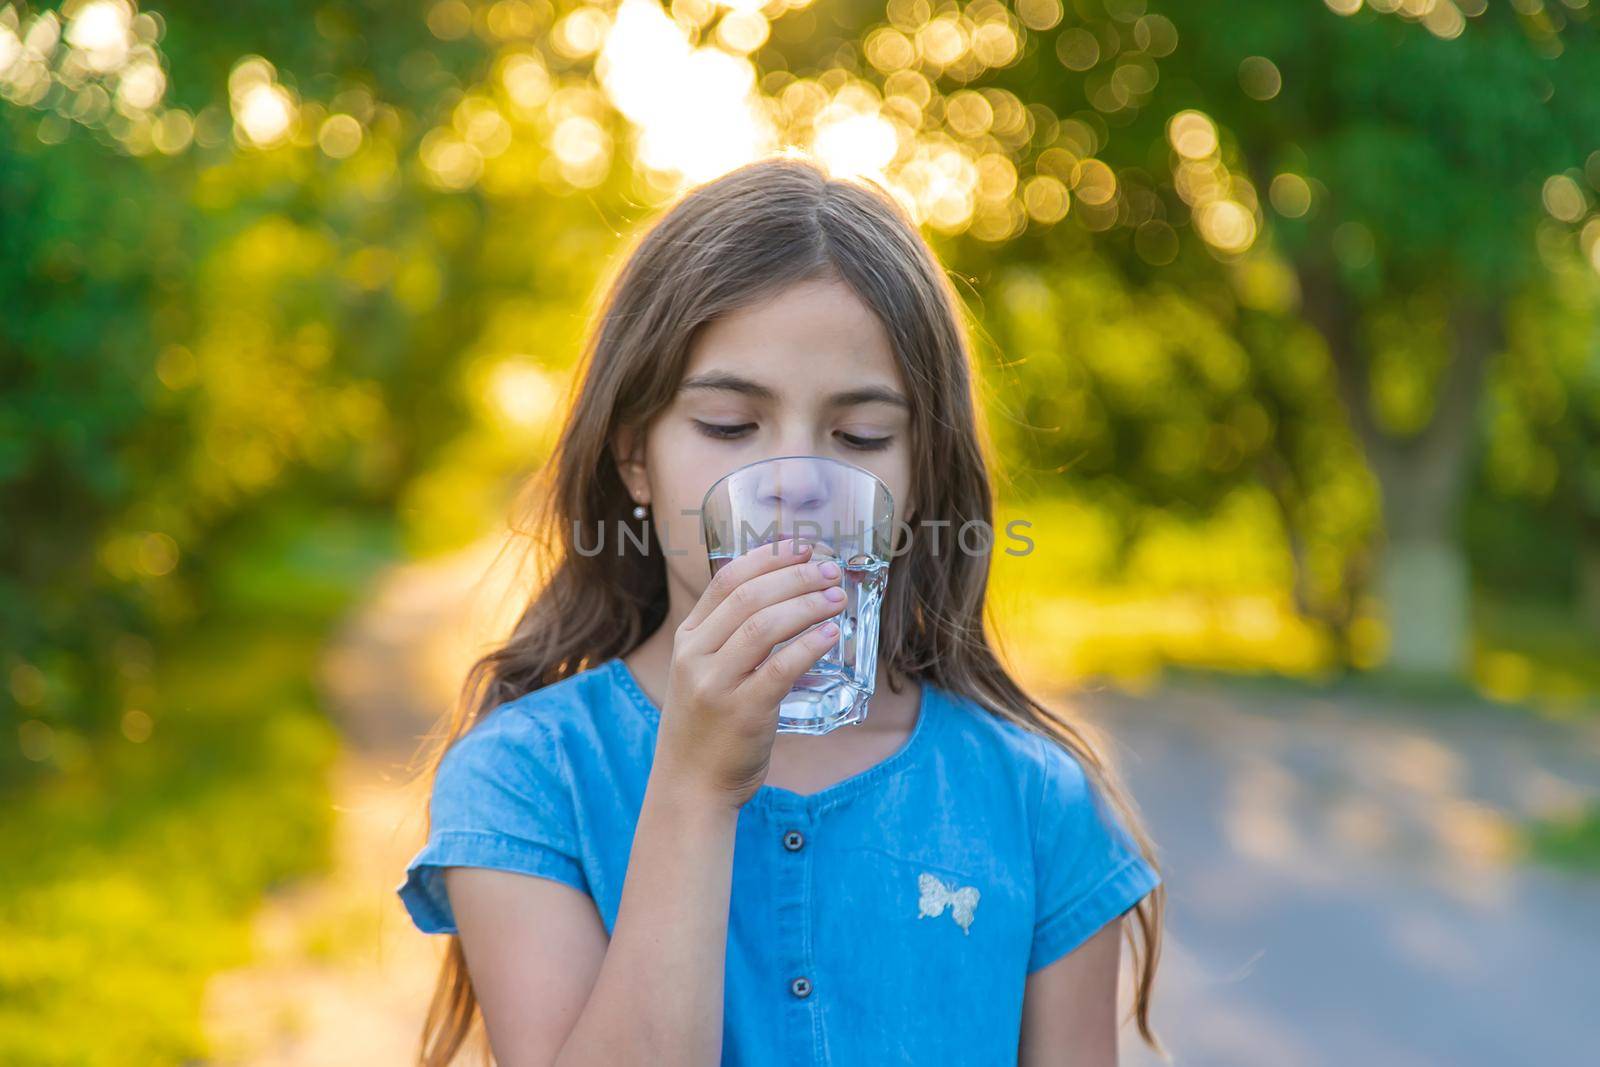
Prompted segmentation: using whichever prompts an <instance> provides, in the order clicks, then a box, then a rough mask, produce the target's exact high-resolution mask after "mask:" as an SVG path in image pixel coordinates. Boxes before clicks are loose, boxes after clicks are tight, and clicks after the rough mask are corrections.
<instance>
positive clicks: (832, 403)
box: [617, 280, 912, 617]
mask: <svg viewBox="0 0 1600 1067" xmlns="http://www.w3.org/2000/svg"><path fill="white" fill-rule="evenodd" d="M847 392H848V393H851V394H856V395H854V396H853V397H848V398H842V399H835V397H834V394H838V393H847ZM868 394H870V395H868ZM909 400H910V396H909V393H908V392H907V390H906V385H905V382H904V380H903V379H902V377H901V374H900V369H899V367H898V366H897V364H896V361H895V357H894V349H893V347H892V344H891V342H890V340H889V335H888V333H887V332H886V331H885V330H884V328H883V324H882V323H881V322H879V321H878V318H877V316H876V315H874V314H873V312H872V310H871V309H870V308H868V307H867V306H866V305H865V304H864V303H862V302H861V300H860V298H859V297H857V296H856V295H855V293H854V291H853V290H851V289H850V287H849V286H847V285H845V284H844V283H843V282H839V281H832V280H828V281H813V282H805V283H802V284H800V285H796V286H792V287H790V288H788V289H786V290H784V291H783V292H781V293H779V294H778V295H777V296H775V297H772V298H770V299H769V300H767V301H766V302H764V303H760V304H757V305H753V306H751V307H748V308H745V309H743V310H741V311H738V312H736V313H733V314H730V315H727V316H724V317H723V318H720V319H717V320H716V321H714V322H711V323H709V324H707V325H706V326H705V327H704V328H703V329H702V330H701V331H700V333H699V335H698V336H697V338H696V341H695V344H694V347H693V348H692V350H691V351H690V355H689V364H688V368H687V370H686V371H685V373H684V377H683V381H682V382H681V384H680V385H679V389H678V394H677V396H676V397H675V398H674V400H673V402H672V403H671V404H670V405H668V407H667V408H666V409H665V410H664V411H663V412H662V413H661V414H660V415H659V416H658V417H657V418H656V420H655V421H654V422H653V423H652V424H651V426H650V427H649V428H648V431H647V433H646V434H645V439H644V441H643V448H642V455H641V450H640V448H639V443H638V442H637V441H635V440H633V439H632V438H631V437H627V436H626V435H625V436H624V438H623V439H622V440H621V441H620V444H619V448H618V450H617V454H618V455H619V456H624V457H630V456H631V457H632V458H633V462H624V463H623V464H622V477H623V480H624V481H625V482H626V483H627V485H628V487H629V489H630V490H631V491H632V492H633V494H634V497H635V499H642V500H643V501H644V502H646V503H648V504H649V505H650V511H651V521H652V522H653V523H654V525H655V534H656V539H657V541H656V543H657V544H658V545H665V546H666V547H668V548H670V549H671V550H673V551H674V552H677V551H680V550H681V551H682V554H680V555H668V556H667V557H666V564H667V575H668V585H669V587H670V591H671V597H672V612H673V614H674V616H678V617H681V616H682V615H683V614H685V613H687V612H688V610H689V609H690V607H692V606H693V604H694V601H695V600H697V599H698V598H699V596H700V594H701V592H702V591H704V589H705V586H706V583H707V582H709V581H710V572H709V570H708V568H707V565H706V557H705V550H704V546H703V544H702V539H703V535H702V534H701V532H700V517H699V509H700V504H701V501H702V500H703V499H704V498H705V494H706V491H707V490H708V489H710V488H711V486H712V484H713V483H714V482H716V480H717V479H718V478H721V477H722V476H723V475H724V474H727V473H728V472H729V471H731V470H733V469H734V468H736V467H741V466H743V465H745V464H746V463H753V462H755V461H756V460H760V459H768V458H771V457H774V456H788V455H815V456H828V457H832V458H835V459H842V460H844V461H846V462H848V463H853V464H855V465H856V466H858V467H864V468H866V469H867V470H869V471H871V472H872V473H873V474H875V475H877V476H878V478H880V479H882V481H883V483H884V484H885V485H887V486H888V487H889V491H890V492H891V493H893V494H894V501H895V518H896V519H897V520H900V521H903V520H904V519H905V517H906V516H907V515H908V514H909V513H910V509H911V504H912V502H911V501H910V500H909V499H908V490H909V487H910V478H911V452H910V447H911V446H910V442H909V441H908V440H907V437H908V435H909V432H910V410H909V406H908V405H909Z"/></svg>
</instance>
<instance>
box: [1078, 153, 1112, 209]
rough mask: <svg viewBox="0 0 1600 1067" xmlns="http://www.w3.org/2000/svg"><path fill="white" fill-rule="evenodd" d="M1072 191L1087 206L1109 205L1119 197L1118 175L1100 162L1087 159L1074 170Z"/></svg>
mask: <svg viewBox="0 0 1600 1067" xmlns="http://www.w3.org/2000/svg"><path fill="white" fill-rule="evenodd" d="M1072 189H1073V192H1074V193H1076V194H1077V197H1078V199H1079V200H1082V201H1083V202H1084V203H1085V204H1091V205H1094V206H1096V207H1099V206H1101V205H1103V204H1109V203H1110V202H1111V198H1112V197H1114V196H1116V195H1117V175H1116V173H1115V172H1114V171H1112V169H1111V168H1110V167H1108V166H1106V165H1105V164H1104V163H1102V162H1101V161H1100V160H1098V159H1085V160H1083V161H1082V162H1080V163H1079V164H1078V165H1077V166H1076V167H1074V168H1073V176H1072Z"/></svg>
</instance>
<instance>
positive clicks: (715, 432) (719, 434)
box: [694, 419, 756, 441]
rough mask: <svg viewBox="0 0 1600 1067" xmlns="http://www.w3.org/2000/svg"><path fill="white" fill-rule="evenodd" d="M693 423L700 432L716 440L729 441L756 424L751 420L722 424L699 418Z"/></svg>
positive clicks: (753, 427)
mask: <svg viewBox="0 0 1600 1067" xmlns="http://www.w3.org/2000/svg"><path fill="white" fill-rule="evenodd" d="M694 424H695V427H696V428H697V429H698V430H699V431H700V432H701V433H703V434H705V435H706V436H707V437H710V438H712V439H713V440H717V441H731V440H733V439H734V438H736V437H740V436H743V434H744V433H745V431H747V430H753V429H755V425H756V424H755V423H753V422H741V423H739V424H737V425H733V426H724V425H722V424H721V423H716V422H701V421H700V420H699V419H695V420H694Z"/></svg>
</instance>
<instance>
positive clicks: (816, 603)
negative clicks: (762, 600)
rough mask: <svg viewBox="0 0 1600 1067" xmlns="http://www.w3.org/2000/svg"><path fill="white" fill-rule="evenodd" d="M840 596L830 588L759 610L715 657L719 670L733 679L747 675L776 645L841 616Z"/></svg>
mask: <svg viewBox="0 0 1600 1067" xmlns="http://www.w3.org/2000/svg"><path fill="white" fill-rule="evenodd" d="M843 593H844V590H842V589H840V588H839V587H838V586H830V587H829V588H827V589H820V590H816V591H814V592H810V593H805V594H803V595H801V596H797V597H791V598H790V599H788V600H785V601H782V602H780V603H777V604H773V605H772V606H770V607H765V608H762V609H761V610H760V611H758V612H756V613H755V614H754V615H752V616H750V617H749V618H748V619H746V620H745V621H744V622H743V623H741V624H740V626H739V628H738V629H736V630H735V631H734V632H733V636H732V637H730V638H728V642H727V644H725V645H723V646H722V649H721V651H720V652H719V653H718V656H719V660H720V663H721V665H722V667H723V669H724V670H727V671H729V672H731V673H732V674H733V676H734V677H736V678H743V677H744V676H745V675H747V674H749V673H751V672H752V671H754V670H755V669H756V668H757V667H759V666H760V665H761V663H762V661H763V660H765V659H766V658H767V657H768V656H770V655H771V654H772V650H773V649H774V648H776V647H777V646H778V645H780V644H782V643H783V642H785V641H788V640H789V639H790V638H793V637H796V636H798V635H799V634H800V633H801V632H802V631H803V630H805V629H806V628H807V627H810V626H814V625H816V624H817V623H819V622H821V621H823V620H824V619H830V618H832V617H833V616H835V615H838V614H839V613H840V612H842V611H843V610H844V605H845V599H844V597H843V595H842V594H843ZM829 594H833V596H830V595H829ZM834 596H837V597H838V599H834V598H833V597H834Z"/></svg>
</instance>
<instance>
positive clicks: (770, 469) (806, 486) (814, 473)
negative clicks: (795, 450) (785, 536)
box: [756, 457, 833, 519]
mask: <svg viewBox="0 0 1600 1067" xmlns="http://www.w3.org/2000/svg"><path fill="white" fill-rule="evenodd" d="M828 466H829V464H826V463H822V462H819V461H817V460H813V459H808V458H805V457H792V458H788V459H781V460H779V461H778V462H776V463H771V464H768V465H767V469H766V470H763V471H762V472H761V479H760V482H759V484H758V486H757V489H756V499H757V500H758V501H759V502H760V503H761V504H762V505H763V506H764V507H767V508H770V509H772V512H773V514H774V515H775V517H779V518H783V519H793V518H801V517H805V516H807V515H810V514H813V513H815V512H817V511H819V510H820V509H821V508H822V507H824V506H825V505H826V504H827V503H828V501H829V500H830V499H831V498H832V495H833V492H832V488H833V487H832V485H831V478H830V473H831V472H830V471H828V470H827V467H828Z"/></svg>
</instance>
